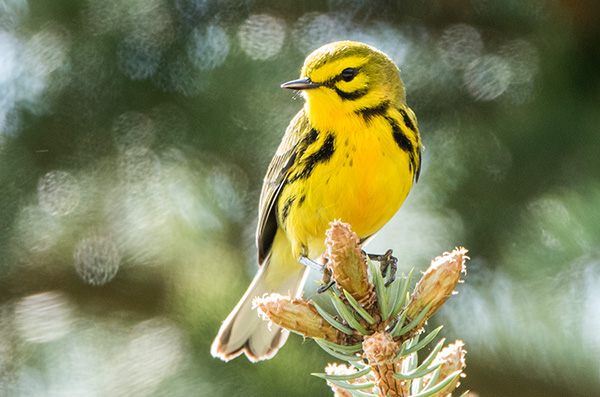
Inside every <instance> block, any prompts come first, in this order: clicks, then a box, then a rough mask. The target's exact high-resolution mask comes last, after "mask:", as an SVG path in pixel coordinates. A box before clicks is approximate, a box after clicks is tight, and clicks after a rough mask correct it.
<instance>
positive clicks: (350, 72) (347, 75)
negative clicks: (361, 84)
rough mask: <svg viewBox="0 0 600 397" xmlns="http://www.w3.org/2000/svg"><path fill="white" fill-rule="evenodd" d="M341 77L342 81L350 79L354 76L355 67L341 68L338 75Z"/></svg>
mask: <svg viewBox="0 0 600 397" xmlns="http://www.w3.org/2000/svg"><path fill="white" fill-rule="evenodd" d="M340 76H341V77H342V80H344V81H346V82H347V81H352V79H353V78H354V77H355V76H356V69H354V68H347V69H344V70H342V74H341V75H340Z"/></svg>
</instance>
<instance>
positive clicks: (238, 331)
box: [211, 258, 308, 362]
mask: <svg viewBox="0 0 600 397" xmlns="http://www.w3.org/2000/svg"><path fill="white" fill-rule="evenodd" d="M270 262H271V261H270V258H267V259H266V260H265V262H264V263H263V264H262V266H261V267H260V269H259V271H258V273H257V274H256V276H254V280H252V283H251V284H250V286H249V287H248V289H247V290H246V293H245V294H244V296H243V297H242V299H240V301H239V302H238V304H237V305H236V306H235V308H234V309H233V310H232V311H231V313H230V314H229V316H227V318H226V319H225V321H224V322H223V325H221V328H220V329H219V333H218V334H217V337H216V338H215V340H214V342H213V344H212V346H211V354H212V355H213V357H218V358H220V359H222V360H224V361H229V360H232V359H234V358H235V357H237V356H239V355H240V354H242V353H244V354H245V355H246V357H248V359H249V360H250V361H252V362H256V361H260V360H267V359H269V358H271V357H273V356H274V355H275V353H277V351H278V350H279V348H280V347H281V346H283V344H284V343H285V341H286V340H287V337H288V334H289V332H288V331H286V330H283V329H281V328H280V327H277V326H275V325H273V324H269V322H268V321H264V320H263V319H261V318H260V317H259V316H258V313H257V311H256V310H254V309H253V308H252V301H253V300H254V298H255V297H257V296H263V295H264V294H266V293H272V292H277V293H280V294H282V295H291V296H299V295H301V294H302V289H303V287H304V282H305V281H306V275H307V274H308V269H307V268H305V267H303V266H300V265H299V266H298V270H297V271H296V272H295V273H293V274H292V275H291V276H290V277H288V279H287V280H285V281H284V282H283V283H281V285H280V286H278V287H276V288H275V290H273V288H268V287H267V285H266V284H267V283H266V279H267V274H268V272H269V267H270Z"/></svg>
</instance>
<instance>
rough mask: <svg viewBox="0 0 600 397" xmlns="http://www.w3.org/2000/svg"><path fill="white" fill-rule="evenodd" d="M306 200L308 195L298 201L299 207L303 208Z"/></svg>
mask: <svg viewBox="0 0 600 397" xmlns="http://www.w3.org/2000/svg"><path fill="white" fill-rule="evenodd" d="M304 200H306V195H302V197H300V200H298V207H302V204H304Z"/></svg>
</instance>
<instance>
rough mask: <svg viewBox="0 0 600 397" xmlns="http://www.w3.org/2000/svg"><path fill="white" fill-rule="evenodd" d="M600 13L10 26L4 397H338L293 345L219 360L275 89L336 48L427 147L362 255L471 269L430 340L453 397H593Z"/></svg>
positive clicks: (26, 22) (20, 8)
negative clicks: (398, 105) (400, 87)
mask: <svg viewBox="0 0 600 397" xmlns="http://www.w3.org/2000/svg"><path fill="white" fill-rule="evenodd" d="M599 4H600V3H599V2H597V1H595V0H589V1H584V0H563V1H558V0H556V1H542V0H537V1H535V0H531V1H522V0H501V1H491V0H471V1H467V0H464V1H461V0H430V1H419V0H405V1H396V2H383V1H367V0H351V1H343V0H327V1H325V0H323V1H316V0H315V1H291V0H286V1H266V0H263V1H261V0H255V1H252V0H248V1H242V0H238V1H225V0H103V1H92V0H88V1H77V0H54V1H48V0H30V1H26V0H0V395H2V396H205V395H206V396H229V395H243V396H281V395H285V396H329V395H331V392H330V391H329V389H328V387H327V386H326V385H325V382H324V381H322V380H320V379H318V378H315V377H312V376H310V373H311V372H321V371H322V370H323V367H324V366H325V365H326V363H327V362H329V361H333V359H332V358H330V357H329V356H327V355H326V353H325V352H323V351H322V350H320V349H319V348H318V347H317V346H316V345H315V344H314V343H312V342H309V341H306V342H303V341H302V338H301V337H298V336H296V335H293V336H291V337H290V338H289V340H288V343H287V344H286V346H285V347H284V348H283V349H282V350H281V351H280V352H279V354H278V355H277V356H276V357H275V358H274V359H273V360H270V361H268V362H261V363H258V364H250V363H249V362H247V360H246V359H245V358H238V359H236V360H234V361H233V362H230V363H228V364H225V363H222V362H221V361H219V360H215V359H213V358H212V357H211V356H210V354H209V346H210V343H211V341H212V338H213V337H214V336H215V334H216V332H217V329H218V327H219V325H220V323H221V321H222V320H223V319H224V318H225V317H226V315H227V314H228V313H229V310H230V309H231V308H232V307H233V306H234V305H235V303H236V302H237V300H238V299H239V297H240V296H241V295H242V294H243V292H244V290H245V288H246V286H247V285H248V283H249V281H250V279H251V277H252V275H253V274H254V271H255V268H256V260H255V257H256V250H255V247H254V229H255V225H256V216H257V211H256V207H257V202H258V195H259V192H260V187H261V183H262V177H263V175H264V172H265V171H266V167H267V165H268V163H269V161H270V159H271V156H272V154H273V153H274V151H275V148H276V147H277V145H278V143H279V140H280V138H281V136H282V134H283V131H284V129H285V127H286V125H287V123H288V122H289V120H290V119H291V117H292V116H293V115H294V114H295V113H296V112H297V111H298V109H299V108H300V107H301V106H302V100H301V98H299V97H298V96H295V95H294V94H293V93H292V92H290V91H287V90H282V89H280V88H279V84H281V83H282V82H285V81H288V80H291V79H294V78H297V76H298V74H299V70H300V67H301V65H302V62H303V60H304V58H305V57H306V55H308V53H310V51H312V50H313V49H315V48H317V47H318V46H320V45H322V44H325V43H328V42H330V41H334V40H339V39H351V40H358V41H363V42H366V43H368V44H371V45H374V46H376V47H378V48H379V49H381V50H383V51H385V52H386V53H388V54H389V55H390V56H391V57H392V58H393V59H394V61H395V62H396V63H397V64H398V65H399V67H400V68H401V69H402V77H403V79H404V82H405V85H406V87H407V97H408V102H409V105H410V106H411V107H412V108H413V109H414V110H415V112H416V114H417V116H418V118H419V126H420V129H421V133H422V139H423V142H424V144H425V146H426V151H425V152H424V160H423V161H424V164H423V170H422V172H421V179H420V181H419V183H418V184H417V185H416V187H415V188H414V189H413V191H412V192H411V194H410V196H409V198H408V200H407V201H406V203H405V205H404V206H403V207H402V209H401V210H400V212H399V213H398V214H397V216H396V217H395V218H394V219H393V220H392V221H391V222H390V223H389V224H388V225H387V226H386V227H385V228H384V229H383V230H382V231H381V232H380V233H379V234H378V236H377V238H376V239H375V240H374V241H373V243H372V244H371V245H370V247H369V249H370V250H371V251H372V252H382V251H383V250H384V249H387V248H393V249H394V250H395V253H396V255H397V256H398V258H399V261H400V266H401V270H403V271H407V270H408V269H409V268H411V267H415V268H416V269H418V270H423V269H425V268H426V267H427V266H428V264H429V261H430V260H431V259H433V258H434V257H435V256H436V255H439V254H441V253H442V252H443V251H447V250H451V249H452V248H454V247H455V246H458V245H463V246H465V247H467V248H469V250H470V256H471V258H472V260H471V261H470V262H469V263H468V275H467V276H466V277H464V278H465V280H466V283H465V284H462V285H460V286H459V294H458V295H457V296H455V297H453V298H452V299H451V300H450V301H449V302H448V303H447V304H446V305H445V307H444V308H443V309H442V310H441V311H440V313H439V314H438V315H436V316H435V317H434V322H437V323H443V324H445V325H446V328H444V330H443V331H442V334H443V335H444V336H446V337H447V338H449V341H453V340H454V339H457V338H460V339H462V340H464V342H465V344H466V349H467V350H468V354H467V368H466V373H467V377H466V378H465V379H464V380H463V382H462V383H463V386H462V387H461V389H462V390H466V389H471V390H472V391H474V392H476V393H478V394H479V395H481V396H590V395H600V392H599V391H598V390H600V208H599V207H600V181H599V178H598V175H599V174H600V138H599V132H600V131H599V126H600V73H599V67H600V62H599V61H600V40H599V38H600V27H599V26H600V25H599V24H598V21H599V20H600V12H599V11H600V6H599ZM309 284H310V285H309V286H308V287H307V289H308V290H312V291H314V286H313V284H314V283H309ZM309 293H311V292H310V291H309Z"/></svg>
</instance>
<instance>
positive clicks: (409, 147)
mask: <svg viewBox="0 0 600 397" xmlns="http://www.w3.org/2000/svg"><path fill="white" fill-rule="evenodd" d="M385 119H386V120H387V121H388V123H390V126H391V127H392V134H393V137H394V141H396V144H397V145H398V147H399V148H400V149H402V150H404V151H405V152H407V153H408V155H409V157H410V170H411V171H413V172H414V171H415V168H416V162H415V150H414V146H413V143H412V142H411V141H410V139H408V137H407V136H406V135H405V134H404V132H402V129H401V128H400V126H399V125H398V123H396V120H394V119H393V118H391V117H386V118H385Z"/></svg>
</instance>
